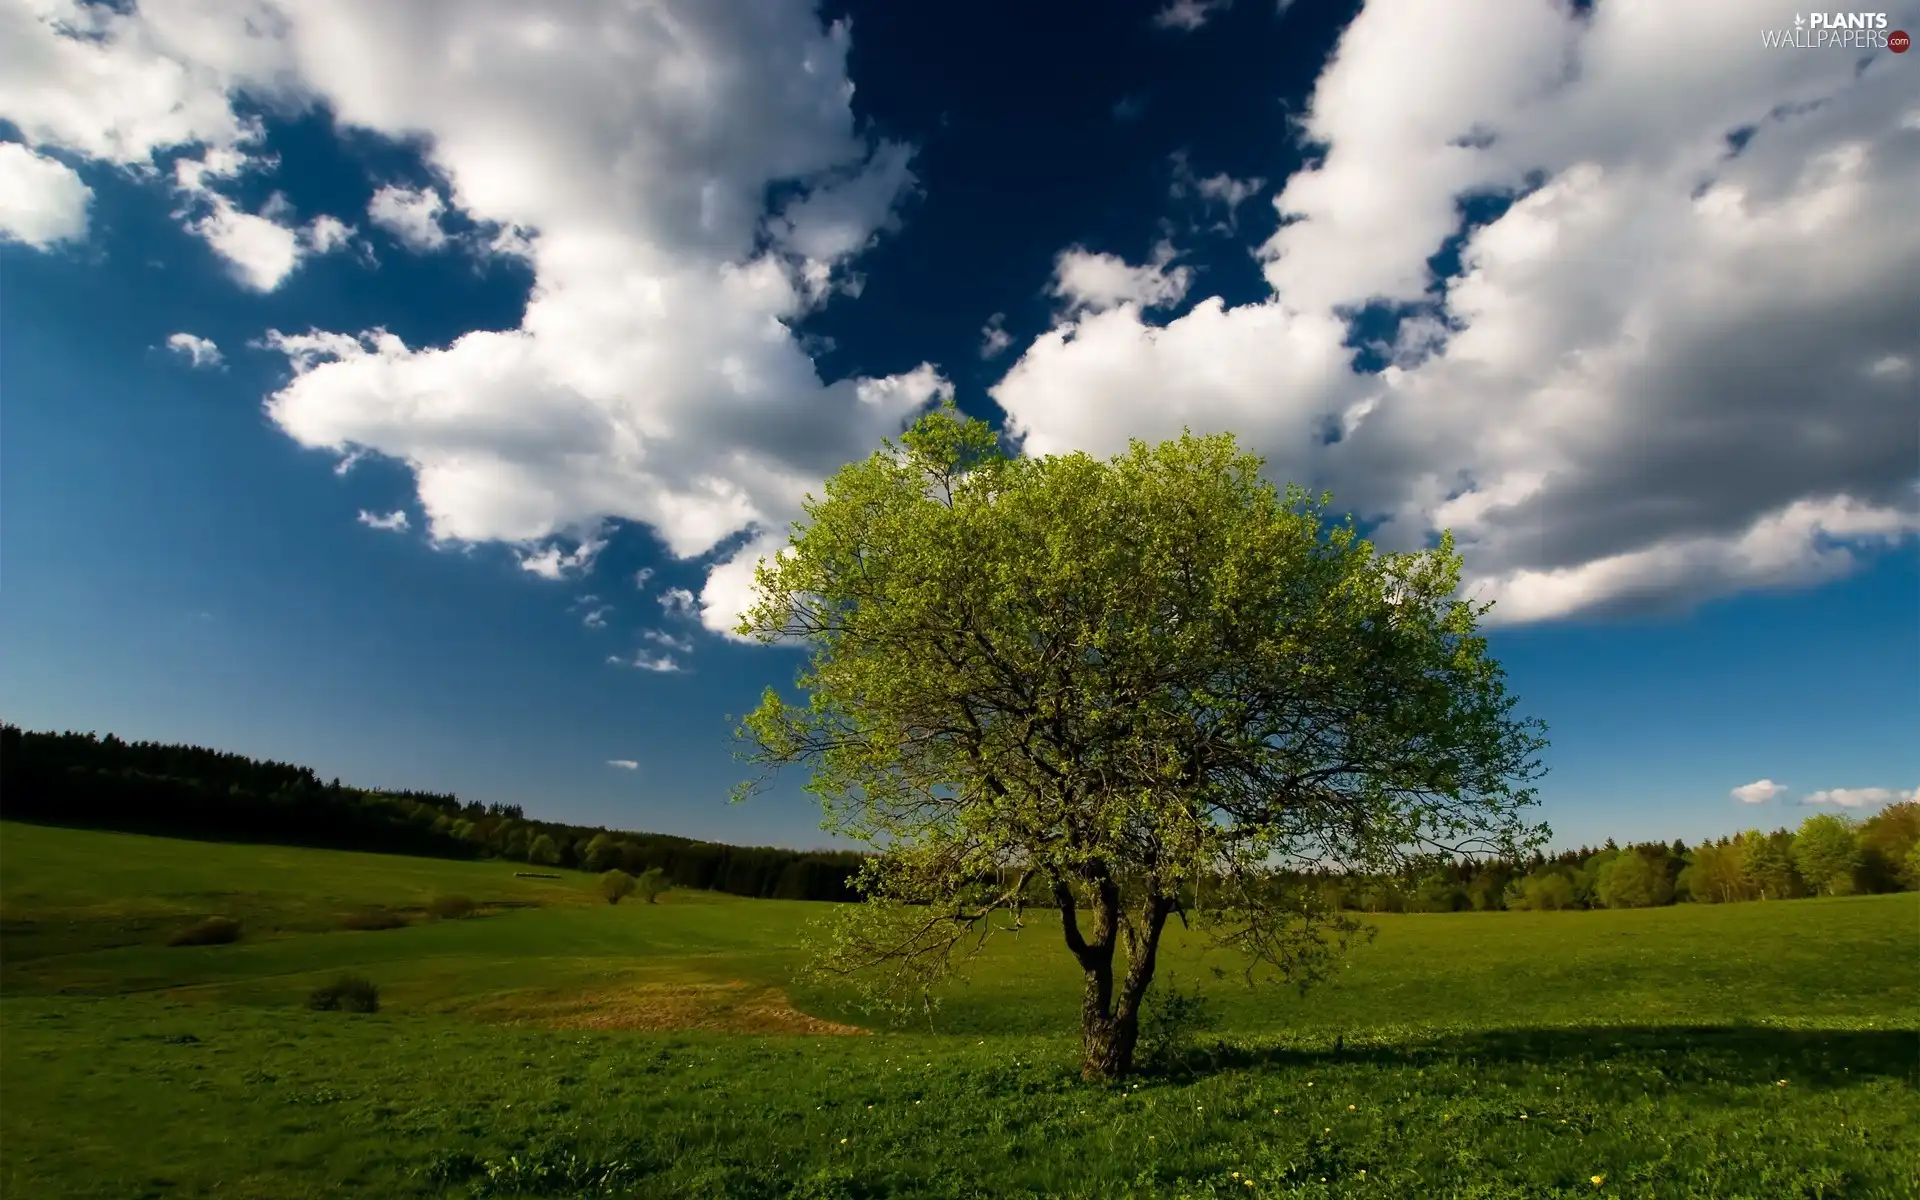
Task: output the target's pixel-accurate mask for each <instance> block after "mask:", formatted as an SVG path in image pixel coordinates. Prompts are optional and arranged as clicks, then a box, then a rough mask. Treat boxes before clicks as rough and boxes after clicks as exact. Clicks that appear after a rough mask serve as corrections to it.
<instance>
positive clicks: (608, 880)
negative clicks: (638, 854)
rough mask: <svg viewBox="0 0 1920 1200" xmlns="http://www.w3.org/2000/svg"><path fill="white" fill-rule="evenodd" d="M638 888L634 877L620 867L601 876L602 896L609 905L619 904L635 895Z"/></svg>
mask: <svg viewBox="0 0 1920 1200" xmlns="http://www.w3.org/2000/svg"><path fill="white" fill-rule="evenodd" d="M636 886H638V885H636V884H635V883H634V880H633V876H631V875H629V874H627V873H626V872H625V871H622V870H620V869H619V868H618V867H615V868H614V869H613V870H611V871H608V872H607V873H605V874H604V875H602V876H600V895H601V896H602V897H603V898H605V900H606V902H607V903H608V904H618V903H620V901H622V900H624V899H626V898H627V897H628V896H631V895H633V889H634V888H635V887H636Z"/></svg>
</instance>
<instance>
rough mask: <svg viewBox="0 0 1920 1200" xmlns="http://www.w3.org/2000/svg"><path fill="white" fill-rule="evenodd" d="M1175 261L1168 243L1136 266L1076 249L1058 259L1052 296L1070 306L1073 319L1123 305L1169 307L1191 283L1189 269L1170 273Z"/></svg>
mask: <svg viewBox="0 0 1920 1200" xmlns="http://www.w3.org/2000/svg"><path fill="white" fill-rule="evenodd" d="M1174 257H1175V253H1174V249H1173V246H1172V244H1171V243H1169V242H1161V243H1160V244H1159V245H1157V246H1155V247H1154V250H1153V258H1152V259H1151V260H1150V261H1148V262H1146V263H1143V264H1141V265H1140V266H1137V267H1136V266H1132V265H1130V264H1129V263H1128V262H1127V261H1126V260H1125V259H1123V258H1121V257H1120V256H1119V255H1117V254H1095V253H1093V252H1091V251H1088V250H1084V249H1082V248H1081V247H1079V246H1074V247H1071V248H1070V249H1067V250H1064V251H1062V252H1061V253H1060V256H1059V257H1058V258H1056V259H1055V260H1054V264H1053V287H1052V291H1053V294H1054V295H1055V296H1058V297H1059V298H1060V299H1062V300H1064V301H1065V302H1066V311H1067V313H1068V314H1069V315H1079V314H1084V313H1099V312H1105V311H1106V310H1108V309H1110V308H1114V307H1117V306H1119V305H1123V304H1127V305H1133V306H1136V307H1139V308H1166V307H1168V306H1170V305H1173V304H1177V303H1179V301H1180V298H1181V297H1182V296H1184V295H1186V294H1187V286H1188V285H1189V284H1190V283H1191V282H1192V281H1193V272H1192V271H1191V270H1190V269H1188V268H1186V267H1171V268H1169V264H1170V263H1172V261H1173V259H1174Z"/></svg>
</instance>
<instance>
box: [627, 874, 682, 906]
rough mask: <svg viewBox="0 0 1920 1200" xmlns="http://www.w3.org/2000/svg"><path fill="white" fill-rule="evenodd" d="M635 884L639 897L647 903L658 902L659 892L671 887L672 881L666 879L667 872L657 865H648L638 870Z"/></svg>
mask: <svg viewBox="0 0 1920 1200" xmlns="http://www.w3.org/2000/svg"><path fill="white" fill-rule="evenodd" d="M635 886H637V887H638V888H639V889H640V897H641V899H643V900H645V901H646V902H647V903H648V904H658V903H659V902H660V893H661V892H664V891H666V890H667V889H668V888H670V887H672V886H673V881H672V880H670V879H668V878H667V873H666V872H665V871H663V870H661V869H660V868H659V867H648V868H647V869H646V870H644V871H642V872H640V878H639V879H638V880H636V881H635Z"/></svg>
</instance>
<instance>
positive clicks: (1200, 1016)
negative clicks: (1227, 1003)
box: [1139, 975, 1220, 1072]
mask: <svg viewBox="0 0 1920 1200" xmlns="http://www.w3.org/2000/svg"><path fill="white" fill-rule="evenodd" d="M1219 1028H1220V1014H1219V1012H1218V1011H1217V1010H1216V1008H1215V1007H1214V1005H1213V1003H1212V1001H1210V1000H1209V999H1208V998H1207V997H1206V995H1205V994H1204V993H1202V992H1201V991H1200V990H1199V989H1198V988H1193V987H1182V986H1181V985H1180V984H1179V982H1178V981H1177V980H1176V979H1175V978H1174V977H1173V976H1172V975H1168V976H1167V977H1165V978H1163V979H1160V980H1156V981H1155V982H1154V984H1153V986H1152V987H1151V988H1149V989H1148V990H1147V995H1146V999H1145V1002H1144V1003H1143V1004H1142V1005H1141V1009H1140V1049H1139V1061H1140V1065H1141V1066H1143V1067H1146V1068H1147V1069H1148V1070H1152V1071H1163V1072H1164V1071H1172V1070H1176V1069H1178V1068H1180V1067H1182V1066H1184V1065H1186V1063H1187V1060H1188V1058H1189V1056H1190V1055H1191V1054H1192V1052H1193V1051H1194V1050H1195V1049H1196V1045H1195V1043H1196V1041H1197V1040H1198V1039H1199V1038H1200V1036H1201V1035H1202V1034H1207V1033H1212V1032H1213V1031H1215V1030H1217V1029H1219Z"/></svg>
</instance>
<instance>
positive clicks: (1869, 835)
mask: <svg viewBox="0 0 1920 1200" xmlns="http://www.w3.org/2000/svg"><path fill="white" fill-rule="evenodd" d="M1859 840H1860V866H1861V875H1862V877H1863V879H1864V882H1865V883H1866V885H1867V887H1868V888H1869V889H1871V890H1873V891H1885V892H1890V891H1896V890H1898V889H1899V888H1900V887H1901V886H1902V883H1903V878H1902V866H1903V864H1904V863H1905V862H1906V860H1907V856H1908V855H1909V854H1911V853H1912V851H1913V848H1914V847H1915V846H1916V845H1920V801H1914V800H1902V801H1900V802H1899V803H1898V804H1889V805H1887V806H1886V807H1885V808H1883V809H1881V810H1880V811H1879V812H1877V813H1875V814H1873V815H1872V816H1870V817H1868V818H1867V819H1866V820H1864V821H1862V822H1860V831H1859ZM1906 886H1909V887H1911V886H1914V885H1913V884H1910V883H1909V884H1906Z"/></svg>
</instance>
